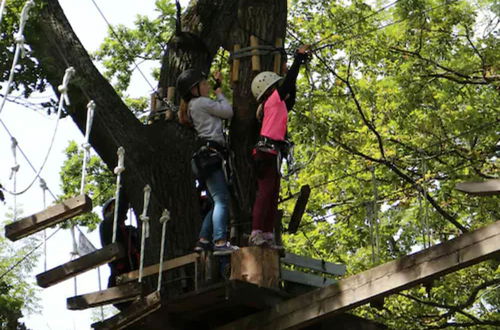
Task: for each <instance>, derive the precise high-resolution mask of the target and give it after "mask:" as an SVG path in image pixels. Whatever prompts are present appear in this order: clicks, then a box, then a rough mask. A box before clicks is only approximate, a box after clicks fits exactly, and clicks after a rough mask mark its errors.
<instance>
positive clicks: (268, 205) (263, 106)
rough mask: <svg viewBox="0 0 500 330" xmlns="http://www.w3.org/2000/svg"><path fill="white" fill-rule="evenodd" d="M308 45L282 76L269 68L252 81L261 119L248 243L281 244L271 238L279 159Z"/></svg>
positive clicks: (284, 148) (283, 151) (284, 147)
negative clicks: (255, 182) (250, 230)
mask: <svg viewBox="0 0 500 330" xmlns="http://www.w3.org/2000/svg"><path fill="white" fill-rule="evenodd" d="M308 48H309V45H304V46H301V47H300V48H299V49H298V50H297V52H296V54H295V58H294V61H293V64H292V66H291V67H290V69H289V70H288V72H287V73H286V76H285V78H283V77H281V76H279V75H278V74H276V73H274V72H270V71H264V72H261V73H259V74H258V75H257V76H256V77H255V78H254V79H253V81H252V94H253V95H254V97H255V98H256V100H257V102H259V106H258V109H257V113H256V115H257V119H259V120H261V121H262V126H261V129H260V137H259V141H258V143H257V144H256V146H255V148H254V150H253V157H254V161H255V165H256V175H257V194H256V197H255V203H254V206H253V210H252V233H251V235H250V239H249V243H250V245H256V246H269V247H272V248H281V247H279V246H277V245H276V242H275V238H274V233H273V231H274V223H275V221H276V219H277V212H278V197H279V190H280V166H279V164H280V162H281V159H282V157H283V156H285V155H286V154H287V153H288V147H289V145H290V144H289V142H288V141H287V123H288V112H289V111H290V110H291V109H292V108H293V106H294V104H295V93H296V91H295V85H296V81H297V76H298V73H299V68H300V65H301V64H303V63H305V61H306V59H307V50H308Z"/></svg>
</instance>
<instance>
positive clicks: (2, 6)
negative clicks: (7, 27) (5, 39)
mask: <svg viewBox="0 0 500 330" xmlns="http://www.w3.org/2000/svg"><path fill="white" fill-rule="evenodd" d="M6 2H7V0H2V4H1V5H0V24H2V17H3V11H4V9H5V3H6Z"/></svg>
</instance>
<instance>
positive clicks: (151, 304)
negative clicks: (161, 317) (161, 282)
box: [92, 291, 161, 330]
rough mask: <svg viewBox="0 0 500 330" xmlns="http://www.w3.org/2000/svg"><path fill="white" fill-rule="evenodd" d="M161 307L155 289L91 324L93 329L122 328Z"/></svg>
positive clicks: (158, 295) (158, 294)
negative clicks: (123, 308)
mask: <svg viewBox="0 0 500 330" xmlns="http://www.w3.org/2000/svg"><path fill="white" fill-rule="evenodd" d="M160 308H161V296H160V293H159V292H158V291H155V292H153V293H151V294H149V295H147V296H146V297H144V298H141V299H138V300H136V301H135V302H134V303H133V304H132V305H130V307H129V308H127V309H126V310H125V311H123V312H121V313H118V314H116V315H114V316H112V317H110V318H109V319H107V320H104V321H101V322H97V323H94V324H92V328H94V329H102V330H105V329H124V328H126V327H128V326H130V325H132V324H134V323H136V322H138V321H140V320H141V319H143V318H144V317H146V316H148V315H149V314H151V313H153V312H155V311H157V310H158V309H160Z"/></svg>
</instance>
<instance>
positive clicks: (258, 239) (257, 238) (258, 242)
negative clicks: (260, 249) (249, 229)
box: [248, 232, 267, 246]
mask: <svg viewBox="0 0 500 330" xmlns="http://www.w3.org/2000/svg"><path fill="white" fill-rule="evenodd" d="M248 245H249V246H265V245H267V241H266V239H265V238H264V235H263V234H262V233H261V232H258V233H255V234H252V235H250V238H249V239H248Z"/></svg>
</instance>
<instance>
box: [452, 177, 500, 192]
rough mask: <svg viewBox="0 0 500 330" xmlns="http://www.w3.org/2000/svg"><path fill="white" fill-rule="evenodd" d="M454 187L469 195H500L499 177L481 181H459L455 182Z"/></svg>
mask: <svg viewBox="0 0 500 330" xmlns="http://www.w3.org/2000/svg"><path fill="white" fill-rule="evenodd" d="M455 189H457V190H459V191H462V192H464V193H467V194H470V195H478V196H493V195H500V179H492V180H487V181H483V182H460V183H457V185H456V186H455Z"/></svg>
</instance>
